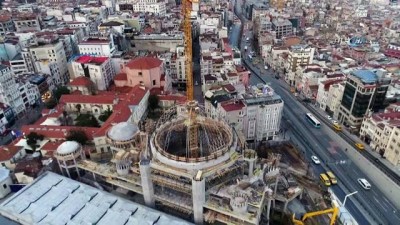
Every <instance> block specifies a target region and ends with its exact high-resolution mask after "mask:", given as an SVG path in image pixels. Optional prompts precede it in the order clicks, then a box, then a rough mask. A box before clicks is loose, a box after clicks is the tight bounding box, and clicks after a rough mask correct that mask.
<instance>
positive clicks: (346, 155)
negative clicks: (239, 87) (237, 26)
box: [235, 0, 400, 225]
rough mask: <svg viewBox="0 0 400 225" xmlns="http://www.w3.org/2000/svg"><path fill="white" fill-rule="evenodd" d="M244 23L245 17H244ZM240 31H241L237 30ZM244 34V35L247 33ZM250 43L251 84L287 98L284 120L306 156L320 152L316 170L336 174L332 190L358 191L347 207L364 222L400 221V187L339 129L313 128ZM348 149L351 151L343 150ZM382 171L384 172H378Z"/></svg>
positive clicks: (342, 193)
mask: <svg viewBox="0 0 400 225" xmlns="http://www.w3.org/2000/svg"><path fill="white" fill-rule="evenodd" d="M240 4H241V3H240V0H237V2H236V5H235V8H236V10H237V12H238V13H240V11H241V8H242V7H241V6H240ZM241 20H242V25H243V26H245V23H247V22H248V21H246V19H245V18H243V17H241ZM244 32H245V34H244V35H245V36H246V37H252V33H251V30H246V29H245V30H244ZM236 35H241V34H236ZM244 35H243V36H244ZM245 45H247V46H248V50H247V52H250V51H251V50H252V48H251V44H250V43H245V40H242V43H241V50H242V59H243V61H244V62H245V65H247V67H248V69H249V70H250V71H251V72H252V76H251V77H250V79H251V80H250V82H251V84H253V85H254V84H257V83H270V85H271V86H272V87H273V88H274V90H275V92H276V93H277V94H279V95H280V96H281V97H282V99H283V100H284V102H285V107H284V116H283V121H285V122H286V124H288V126H289V127H288V129H289V130H290V131H291V132H290V133H291V136H292V137H293V139H294V141H295V142H296V143H297V144H298V145H299V147H300V148H301V149H303V151H304V154H305V155H306V158H310V157H311V155H316V156H318V157H319V158H320V159H321V160H322V162H323V163H321V166H314V169H315V173H316V174H320V173H323V172H326V171H327V170H330V171H332V172H333V173H334V174H336V175H337V177H338V180H339V184H338V185H335V186H332V187H331V189H332V191H333V192H334V193H335V194H336V195H337V196H338V197H339V198H340V199H342V200H343V199H344V196H345V195H346V194H348V193H351V192H354V191H358V193H357V194H356V195H353V196H352V197H351V198H349V199H348V200H347V203H346V208H347V209H348V210H349V211H350V213H351V214H352V215H353V217H354V218H355V219H356V220H357V222H358V223H359V224H361V225H364V224H393V225H395V224H400V217H399V212H398V208H397V207H399V206H398V205H397V206H395V204H394V203H396V204H399V201H397V198H398V196H399V193H400V191H399V187H398V186H397V185H396V184H395V183H393V181H391V180H390V179H388V178H387V177H386V176H385V175H384V174H383V173H379V172H380V171H379V170H378V169H377V168H376V167H374V166H371V165H370V163H369V162H368V161H367V160H366V159H365V158H364V157H363V156H362V155H360V153H359V152H357V150H356V149H354V147H353V146H351V145H349V144H348V143H347V142H345V141H344V140H343V139H342V138H341V137H340V136H339V135H338V134H337V133H335V132H334V131H332V130H331V129H330V128H329V127H328V126H327V125H324V124H322V125H321V129H316V128H314V127H313V126H312V125H311V124H309V123H308V122H307V121H306V119H305V113H307V112H309V110H308V109H307V108H306V107H305V106H304V105H303V104H301V103H300V102H299V101H297V99H295V98H294V96H293V95H292V94H291V93H290V91H289V90H288V89H289V88H288V87H287V84H286V83H285V82H284V81H282V80H280V79H275V78H274V73H273V72H272V71H270V70H264V68H263V64H262V63H261V64H259V65H258V66H257V65H253V64H252V62H250V60H249V59H248V57H247V54H245V51H244V46H245ZM345 149H348V151H344V150H345ZM377 174H381V175H379V176H378V175H377ZM358 178H366V179H367V180H369V182H370V183H371V185H372V188H371V190H364V189H363V188H361V186H360V185H359V184H358V183H357V179H358Z"/></svg>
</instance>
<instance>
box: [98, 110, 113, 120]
mask: <svg viewBox="0 0 400 225" xmlns="http://www.w3.org/2000/svg"><path fill="white" fill-rule="evenodd" d="M112 113H113V111H112V110H111V109H110V108H109V107H108V108H107V110H106V111H104V112H103V113H102V114H101V115H100V116H99V120H100V121H102V122H105V121H106V120H107V119H108V117H110V116H111V114H112Z"/></svg>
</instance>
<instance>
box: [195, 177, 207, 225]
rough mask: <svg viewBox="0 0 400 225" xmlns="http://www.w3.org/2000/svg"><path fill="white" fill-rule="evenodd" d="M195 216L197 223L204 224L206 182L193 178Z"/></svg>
mask: <svg viewBox="0 0 400 225" xmlns="http://www.w3.org/2000/svg"><path fill="white" fill-rule="evenodd" d="M192 196H193V197H192V200H193V216H194V222H195V223H196V224H198V225H199V224H203V221H204V218H203V205H204V203H205V202H206V182H205V179H204V178H202V179H200V180H195V179H192Z"/></svg>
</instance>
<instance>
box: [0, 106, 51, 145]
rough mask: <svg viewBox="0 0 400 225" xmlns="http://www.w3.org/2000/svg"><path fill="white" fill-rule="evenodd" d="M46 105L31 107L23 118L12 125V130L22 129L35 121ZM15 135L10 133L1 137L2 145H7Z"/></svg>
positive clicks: (0, 142)
mask: <svg viewBox="0 0 400 225" xmlns="http://www.w3.org/2000/svg"><path fill="white" fill-rule="evenodd" d="M43 108H44V105H43V104H42V105H40V106H37V107H36V108H31V109H29V110H28V111H27V112H26V113H25V114H24V115H23V116H22V117H21V118H19V119H18V120H17V121H15V124H14V125H13V126H12V127H10V129H11V130H21V127H22V125H25V124H31V123H34V122H35V121H36V120H38V119H39V118H40V117H41V113H42V109H43ZM12 139H13V136H12V135H11V133H9V134H8V135H7V136H4V137H0V145H7V144H9V143H11V141H12Z"/></svg>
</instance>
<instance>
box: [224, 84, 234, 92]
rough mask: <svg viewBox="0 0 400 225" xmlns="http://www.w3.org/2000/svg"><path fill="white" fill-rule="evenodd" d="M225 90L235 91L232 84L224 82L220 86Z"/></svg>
mask: <svg viewBox="0 0 400 225" xmlns="http://www.w3.org/2000/svg"><path fill="white" fill-rule="evenodd" d="M222 87H223V88H224V89H225V90H226V91H227V92H235V91H236V89H235V87H234V86H233V85H232V84H226V85H223V86H222Z"/></svg>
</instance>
